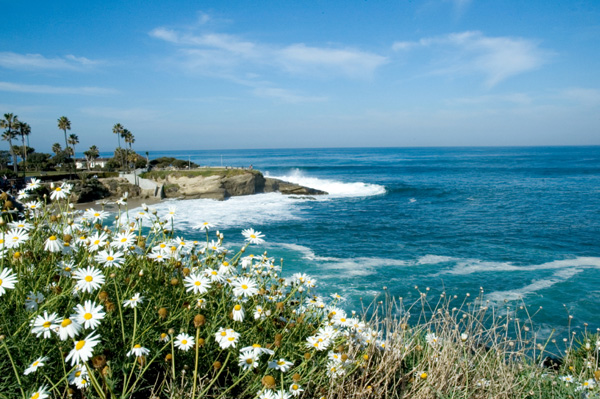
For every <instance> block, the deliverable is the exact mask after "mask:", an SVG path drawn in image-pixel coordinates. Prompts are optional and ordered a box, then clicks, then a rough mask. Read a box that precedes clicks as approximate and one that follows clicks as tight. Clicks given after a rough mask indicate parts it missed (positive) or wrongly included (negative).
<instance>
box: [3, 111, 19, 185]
mask: <svg viewBox="0 0 600 399" xmlns="http://www.w3.org/2000/svg"><path fill="white" fill-rule="evenodd" d="M17 123H19V118H18V117H17V115H14V114H12V113H8V114H4V119H2V120H0V128H2V129H6V131H5V132H4V133H3V134H2V140H6V141H8V144H9V145H10V153H11V155H12V158H13V170H14V171H15V173H17V154H16V153H15V152H14V151H13V144H12V139H14V138H15V137H16V135H17V133H16V125H17Z"/></svg>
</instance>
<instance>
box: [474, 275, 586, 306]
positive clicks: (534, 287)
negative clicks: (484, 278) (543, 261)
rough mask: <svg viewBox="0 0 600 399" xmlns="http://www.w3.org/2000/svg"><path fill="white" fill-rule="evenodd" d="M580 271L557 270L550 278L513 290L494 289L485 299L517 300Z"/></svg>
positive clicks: (498, 300)
mask: <svg viewBox="0 0 600 399" xmlns="http://www.w3.org/2000/svg"><path fill="white" fill-rule="evenodd" d="M582 271H583V269H577V268H573V269H562V270H558V271H557V272H555V273H554V274H553V275H552V277H550V278H547V279H540V280H535V281H534V282H532V283H531V284H528V285H526V286H525V287H522V288H518V289H515V290H507V291H494V292H492V293H490V294H487V295H486V299H489V300H490V301H492V302H501V301H503V300H505V299H506V300H509V301H515V300H519V299H522V298H524V297H525V296H527V295H531V294H534V293H536V292H538V291H541V290H544V289H546V288H550V287H552V286H553V285H556V284H558V283H562V282H564V281H566V280H568V279H570V278H571V277H573V276H575V275H577V274H579V273H581V272H582Z"/></svg>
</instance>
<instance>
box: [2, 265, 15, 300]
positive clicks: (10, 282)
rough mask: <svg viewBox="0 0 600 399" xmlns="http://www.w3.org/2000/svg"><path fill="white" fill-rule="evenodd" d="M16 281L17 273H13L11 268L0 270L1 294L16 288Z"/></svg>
mask: <svg viewBox="0 0 600 399" xmlns="http://www.w3.org/2000/svg"><path fill="white" fill-rule="evenodd" d="M16 282H17V275H16V274H13V273H11V270H10V269H4V270H0V296H2V295H4V293H5V292H6V290H12V289H14V288H15V283H16Z"/></svg>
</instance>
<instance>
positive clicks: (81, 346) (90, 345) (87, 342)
mask: <svg viewBox="0 0 600 399" xmlns="http://www.w3.org/2000/svg"><path fill="white" fill-rule="evenodd" d="M99 342H100V337H99V336H98V335H94V333H93V332H92V333H91V334H90V335H88V336H87V337H85V339H82V340H80V341H76V342H75V347H74V348H73V349H72V350H71V352H69V354H68V355H67V357H66V358H65V361H67V360H69V359H70V360H71V366H75V365H76V364H79V363H82V362H87V361H88V360H89V359H90V358H91V357H92V354H93V352H94V347H95V346H96V345H98V343H99Z"/></svg>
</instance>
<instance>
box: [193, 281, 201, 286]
mask: <svg viewBox="0 0 600 399" xmlns="http://www.w3.org/2000/svg"><path fill="white" fill-rule="evenodd" d="M194 284H195V285H196V287H200V286H201V285H202V282H200V281H195V282H194Z"/></svg>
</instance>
